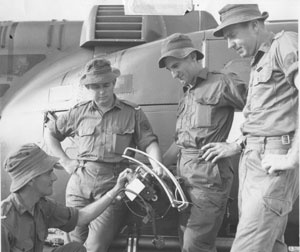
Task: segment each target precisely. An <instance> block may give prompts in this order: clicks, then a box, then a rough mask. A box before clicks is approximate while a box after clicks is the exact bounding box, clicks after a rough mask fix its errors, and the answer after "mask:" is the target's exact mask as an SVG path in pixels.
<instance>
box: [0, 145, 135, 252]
mask: <svg viewBox="0 0 300 252" xmlns="http://www.w3.org/2000/svg"><path fill="white" fill-rule="evenodd" d="M4 167H5V169H6V171H7V172H8V173H9V175H10V176H11V179H12V181H11V186H10V191H11V194H10V195H9V196H8V197H7V198H6V199H5V200H3V201H2V202H1V251H7V252H9V251H34V252H42V251H43V245H44V240H45V239H46V237H47V235H48V228H59V229H61V230H64V231H66V232H69V231H71V230H72V229H74V228H75V226H76V225H85V224H87V223H89V222H90V221H91V220H93V219H95V218H96V217H97V216H98V215H99V214H101V213H102V212H103V211H104V210H105V208H106V207H108V205H109V204H110V203H111V202H112V200H113V198H114V197H116V196H117V194H118V193H119V192H120V190H121V188H122V187H123V186H124V184H125V182H126V181H127V179H126V176H127V173H129V172H131V170H130V169H126V170H125V171H124V172H122V173H121V174H120V176H119V178H118V181H117V183H116V185H115V186H114V187H113V189H111V190H110V191H109V192H108V193H107V194H106V195H105V196H104V197H102V198H101V199H99V200H97V201H95V202H94V203H92V204H90V205H88V206H86V207H84V208H82V209H80V210H77V209H76V208H72V207H65V206H62V205H60V204H58V203H56V202H54V201H53V200H51V199H49V198H47V196H50V195H51V194H52V190H53V183H54V181H55V180H56V179H57V177H56V175H55V174H54V172H53V169H54V168H58V169H59V168H60V169H63V168H62V167H61V166H60V165H59V164H58V158H56V157H52V156H49V155H47V154H46V153H45V152H44V151H43V150H42V149H41V148H40V147H38V146H37V145H36V144H31V143H30V144H24V145H22V146H21V147H20V148H19V149H18V150H17V151H16V152H15V153H13V154H11V155H10V156H9V157H8V158H7V160H6V162H5V164H4ZM53 251H55V252H74V251H76V252H84V251H86V248H85V247H84V246H83V245H82V244H80V243H78V242H71V243H68V244H66V245H64V246H61V247H59V248H57V249H55V250H53Z"/></svg>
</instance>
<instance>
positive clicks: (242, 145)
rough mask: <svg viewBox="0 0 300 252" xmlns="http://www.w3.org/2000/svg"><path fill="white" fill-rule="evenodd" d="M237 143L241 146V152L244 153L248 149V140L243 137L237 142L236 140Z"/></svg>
mask: <svg viewBox="0 0 300 252" xmlns="http://www.w3.org/2000/svg"><path fill="white" fill-rule="evenodd" d="M235 142H236V143H237V144H238V145H239V146H240V148H241V151H243V150H244V149H245V147H246V138H245V137H244V136H243V137H239V138H238V139H237V140H235Z"/></svg>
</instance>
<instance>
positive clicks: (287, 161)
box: [261, 154, 295, 175]
mask: <svg viewBox="0 0 300 252" xmlns="http://www.w3.org/2000/svg"><path fill="white" fill-rule="evenodd" d="M261 165H262V168H263V169H265V170H266V172H267V173H268V174H270V175H277V174H278V172H280V171H283V170H291V169H295V165H294V164H293V160H292V158H291V157H289V155H288V154H287V155H278V154H267V155H266V156H265V157H264V158H263V159H262V162H261Z"/></svg>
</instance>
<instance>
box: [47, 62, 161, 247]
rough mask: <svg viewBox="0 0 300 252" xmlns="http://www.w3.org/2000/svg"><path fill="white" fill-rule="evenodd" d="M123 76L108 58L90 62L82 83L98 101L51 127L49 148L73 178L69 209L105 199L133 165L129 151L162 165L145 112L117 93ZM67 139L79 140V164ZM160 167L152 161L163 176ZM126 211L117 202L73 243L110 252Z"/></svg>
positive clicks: (71, 112) (77, 232) (68, 191)
mask: <svg viewBox="0 0 300 252" xmlns="http://www.w3.org/2000/svg"><path fill="white" fill-rule="evenodd" d="M119 75H120V71H119V70H118V69H114V68H112V67H111V64H110V62H109V61H107V60H105V59H93V60H91V61H90V62H88V63H87V65H86V68H85V72H84V74H83V76H82V77H81V79H80V83H81V85H84V86H85V87H86V88H87V89H88V90H89V91H90V93H91V95H92V100H90V101H87V102H83V103H80V104H78V105H76V106H75V107H73V108H71V109H70V110H69V111H68V112H67V113H65V114H62V115H61V116H59V117H58V118H57V120H55V121H50V122H49V123H48V125H47V129H46V132H45V140H46V143H47V145H48V146H49V148H50V149H51V151H52V153H53V154H54V155H55V156H57V157H59V158H60V162H61V163H62V165H63V166H64V168H65V169H66V171H67V172H68V173H70V174H72V175H71V178H70V180H69V182H68V185H67V189H66V203H67V206H73V207H77V208H82V207H84V206H86V205H87V204H90V203H91V202H93V201H95V200H97V199H99V198H101V197H103V195H104V194H105V193H106V191H108V190H110V189H111V188H112V187H113V186H114V185H115V183H116V181H117V177H118V175H119V173H120V172H121V171H123V170H124V169H125V168H126V167H128V165H129V162H128V161H126V160H125V159H124V158H123V157H122V154H123V151H124V149H125V148H126V147H138V148H139V149H140V150H142V151H146V152H147V153H148V154H149V155H151V156H152V157H154V158H156V159H157V160H158V161H161V154H160V149H159V146H158V142H157V137H156V135H154V133H153V131H152V128H151V125H150V123H149V121H148V119H147V118H146V116H145V114H144V112H143V111H142V110H141V109H140V107H138V106H137V105H134V104H132V103H129V102H127V101H121V100H119V99H118V98H117V97H116V95H115V94H114V87H115V83H116V78H117V77H118V76H119ZM66 137H72V138H74V140H75V142H76V144H77V146H78V159H71V158H70V157H69V156H68V155H67V154H66V153H65V152H64V150H63V149H62V146H61V142H62V141H63V140H64V139H65V138H66ZM150 162H151V160H150ZM155 165H156V164H155V163H154V162H153V161H152V166H153V168H154V170H155V171H156V172H157V174H158V175H162V171H161V169H160V167H158V166H155ZM126 210H127V209H126V207H125V205H124V203H123V202H122V201H116V202H115V204H113V205H111V206H109V207H108V208H107V209H106V211H105V212H104V213H103V214H102V215H101V216H99V217H98V218H97V219H95V220H94V221H92V222H91V223H90V225H89V226H88V227H87V226H86V227H76V229H75V232H72V234H71V238H72V239H73V240H75V241H80V242H85V245H86V247H87V250H88V251H89V252H106V251H107V249H108V248H109V246H110V244H111V242H112V240H113V238H114V236H115V235H116V234H117V233H118V231H119V230H120V227H122V221H124V219H126V218H124V217H125V216H124V214H125V213H126V212H127V211H126Z"/></svg>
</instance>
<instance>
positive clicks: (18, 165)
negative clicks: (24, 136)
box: [4, 143, 63, 192]
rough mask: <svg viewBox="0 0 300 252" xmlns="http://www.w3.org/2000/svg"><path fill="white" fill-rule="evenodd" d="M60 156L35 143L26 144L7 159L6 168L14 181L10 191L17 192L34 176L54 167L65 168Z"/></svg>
mask: <svg viewBox="0 0 300 252" xmlns="http://www.w3.org/2000/svg"><path fill="white" fill-rule="evenodd" d="M58 160H59V159H58V158H56V157H52V156H49V155H48V154H46V152H44V151H43V150H42V149H41V148H40V147H39V146H37V145H36V144H34V143H29V144H24V145H22V146H21V147H19V149H18V150H17V151H16V152H14V153H13V154H11V155H10V156H9V157H8V158H7V159H6V161H5V163H4V167H5V170H6V171H7V172H8V174H9V175H10V177H11V179H12V182H11V185H10V191H11V192H16V191H17V190H19V189H20V188H22V187H23V186H25V185H26V184H27V183H28V182H29V181H30V180H32V179H33V178H35V177H37V176H39V175H41V174H43V173H46V172H48V171H50V170H52V169H53V168H56V169H61V170H62V169H63V167H62V166H61V165H60V164H59V163H58Z"/></svg>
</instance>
